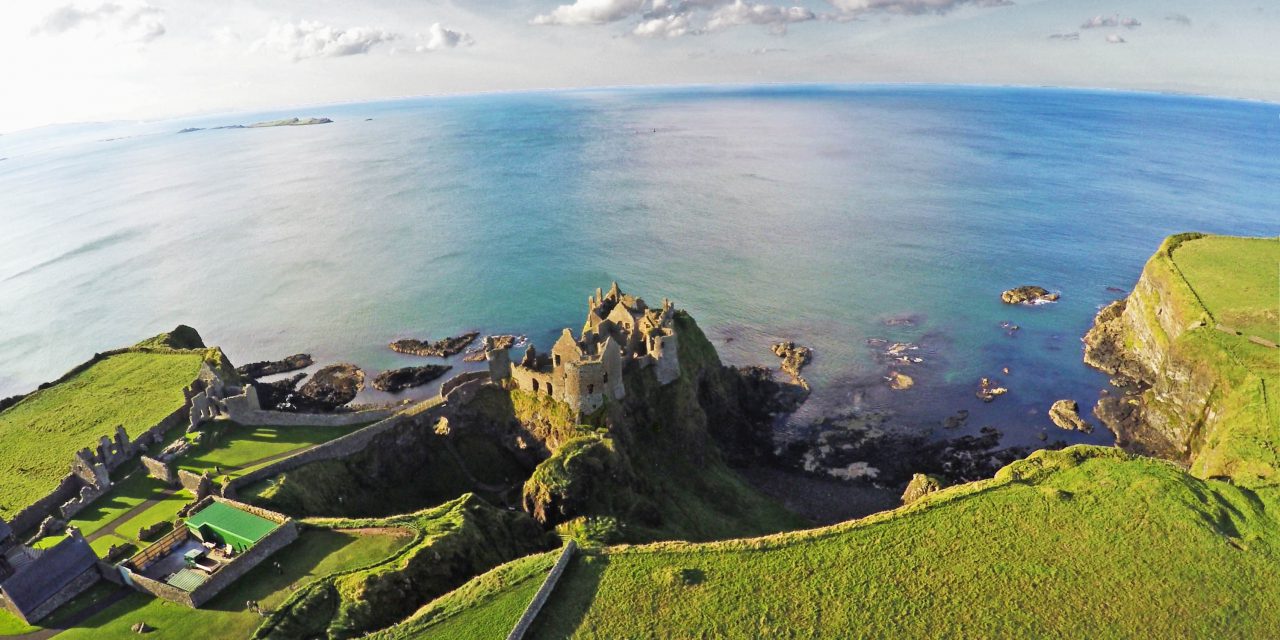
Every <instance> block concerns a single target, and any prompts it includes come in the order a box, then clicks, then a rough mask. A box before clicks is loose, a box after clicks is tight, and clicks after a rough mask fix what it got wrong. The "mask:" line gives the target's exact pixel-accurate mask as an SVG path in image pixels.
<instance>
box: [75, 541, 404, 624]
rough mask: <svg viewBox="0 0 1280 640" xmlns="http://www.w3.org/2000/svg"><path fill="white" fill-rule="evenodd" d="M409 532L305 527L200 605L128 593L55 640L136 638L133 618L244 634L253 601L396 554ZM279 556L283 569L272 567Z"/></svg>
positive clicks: (271, 599) (274, 598)
mask: <svg viewBox="0 0 1280 640" xmlns="http://www.w3.org/2000/svg"><path fill="white" fill-rule="evenodd" d="M411 539H412V538H411V536H409V535H408V534H395V533H392V532H383V533H379V534H368V533H355V532H346V531H336V530H326V529H308V530H305V531H304V532H303V533H302V535H301V536H300V537H299V538H298V540H297V541H296V542H294V543H293V544H291V545H289V546H288V547H285V548H284V549H282V550H281V551H279V552H278V553H276V554H275V555H273V556H272V557H271V559H270V560H269V561H268V562H266V563H264V564H262V565H260V566H258V567H257V568H255V569H254V570H253V571H251V572H249V573H248V574H246V575H245V576H244V577H242V578H241V579H240V580H237V581H236V582H235V584H233V585H232V586H231V587H230V588H229V589H228V590H227V591H225V592H223V593H222V594H220V595H219V596H218V597H217V598H214V599H213V600H212V601H211V602H209V603H208V604H206V605H205V606H204V607H202V608H200V609H195V610H193V609H189V608H187V607H184V606H182V605H178V604H174V603H172V602H167V601H165V600H159V599H156V598H152V597H150V596H148V595H145V594H142V593H137V594H132V595H130V596H129V597H128V598H125V599H124V600H123V601H121V602H119V603H116V604H115V605H113V606H111V607H110V608H108V609H106V610H105V611H102V612H101V613H99V614H97V615H95V616H93V617H92V618H90V619H89V620H87V621H85V622H84V623H83V624H82V625H80V626H78V627H77V628H74V629H69V630H67V631H65V632H63V633H62V634H59V636H58V637H59V638H60V639H66V640H76V639H78V638H85V639H92V640H100V639H101V640H114V639H120V640H124V639H127V638H137V637H139V636H138V634H136V633H134V632H133V631H131V630H130V629H129V627H130V626H132V625H133V624H134V623H136V622H146V623H147V624H148V625H151V626H152V627H155V628H156V631H155V632H152V633H150V634H148V635H147V636H146V637H148V638H158V639H167V638H174V639H186V638H210V639H212V638H245V637H248V636H249V634H251V633H252V632H253V630H254V629H255V628H256V627H257V626H258V625H259V624H260V623H261V622H262V617H261V616H259V615H258V614H255V613H252V612H250V611H248V610H246V609H245V602H246V601H248V600H257V601H258V602H259V603H261V605H262V607H263V608H264V609H268V610H269V609H273V608H275V607H277V606H279V604H280V603H281V602H283V601H284V600H285V598H287V597H289V596H290V595H292V594H293V592H294V591H296V590H297V589H299V588H301V587H303V586H305V585H307V584H309V583H311V582H312V581H314V580H316V579H317V578H319V577H322V576H326V575H329V574H332V573H335V572H340V571H345V570H348V569H352V568H354V567H361V566H365V565H368V564H371V563H374V562H377V561H378V560H381V559H383V558H386V557H388V556H391V555H392V554H394V553H396V551H397V550H398V549H399V548H400V547H401V546H403V545H404V544H406V543H407V542H409V540H411ZM273 561H278V562H279V563H280V565H281V568H282V569H283V573H277V572H276V571H275V569H274V568H273V566H272V562H273Z"/></svg>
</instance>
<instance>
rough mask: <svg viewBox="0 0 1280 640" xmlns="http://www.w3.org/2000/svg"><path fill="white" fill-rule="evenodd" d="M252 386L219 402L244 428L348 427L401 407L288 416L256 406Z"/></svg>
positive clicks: (386, 414) (382, 416)
mask: <svg viewBox="0 0 1280 640" xmlns="http://www.w3.org/2000/svg"><path fill="white" fill-rule="evenodd" d="M252 388H253V387H252V386H248V385H246V386H245V392H244V393H241V394H239V395H234V396H229V397H227V398H223V400H222V403H223V405H224V406H225V408H226V410H227V417H228V418H230V419H231V420H234V421H235V422H238V423H240V424H243V425H253V426H273V427H347V426H350V425H353V424H359V423H361V422H377V421H379V420H386V419H387V418H390V417H391V416H393V415H395V414H396V413H398V412H399V411H400V410H401V409H402V408H403V407H390V408H386V409H366V410H364V411H343V412H338V413H288V412H286V411H271V410H268V409H263V408H261V407H260V406H259V405H258V399H257V394H256V393H253V394H252V395H251V392H250V391H249V389H252Z"/></svg>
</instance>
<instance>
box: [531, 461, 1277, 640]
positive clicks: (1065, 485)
mask: <svg viewBox="0 0 1280 640" xmlns="http://www.w3.org/2000/svg"><path fill="white" fill-rule="evenodd" d="M1278 508H1280V496H1277V495H1276V493H1275V492H1274V491H1270V492H1266V491H1264V492H1262V493H1257V494H1255V493H1253V492H1250V491H1248V490H1246V489H1242V488H1239V487H1236V486H1233V485H1231V484H1228V483H1225V482H1219V481H1206V480H1201V479H1197V478H1195V477H1193V476H1191V475H1188V474H1186V473H1184V472H1182V471H1181V470H1179V469H1178V468H1177V467H1176V466H1174V465H1172V464H1169V463H1165V462H1161V461H1156V460H1152V459H1146V458H1136V457H1132V456H1130V455H1128V454H1125V453H1123V452H1121V451H1119V450H1115V449H1104V448H1097V447H1082V446H1077V447H1072V448H1070V449H1066V450H1064V451H1058V452H1050V451H1041V452H1038V453H1036V454H1034V455H1032V456H1031V457H1030V458H1028V459H1026V460H1023V461H1019V462H1016V463H1013V464H1011V465H1009V466H1008V467H1006V468H1005V469H1004V470H1002V471H1001V472H1000V473H999V474H998V475H997V476H996V477H995V478H994V479H992V480H988V481H982V482H977V483H971V484H968V485H962V486H958V487H953V488H950V489H946V490H944V491H941V492H939V493H936V494H931V495H929V496H926V497H925V498H923V499H921V500H920V501H918V502H916V503H915V504H913V505H911V506H908V507H903V508H901V509H898V510H896V511H892V512H887V513H884V514H879V515H876V516H871V517H868V518H864V519H862V520H857V521H853V522H850V523H845V524H841V525H836V526H833V527H829V528H825V529H818V530H814V531H808V532H796V533H788V534H780V535H776V536H770V537H766V538H758V539H752V540H734V541H727V542H720V543H707V544H688V543H659V544H653V545H646V546H640V547H630V548H627V547H621V548H613V549H607V550H603V551H594V552H587V553H584V554H583V555H581V556H580V557H579V558H578V559H577V560H576V561H575V562H574V563H573V564H571V565H570V568H569V569H568V571H567V572H566V574H565V576H564V578H563V579H562V581H561V583H560V584H559V586H558V587H557V589H556V592H555V594H554V596H553V597H552V599H551V601H550V603H549V605H548V607H547V608H546V609H544V610H543V613H542V615H541V616H540V617H539V624H538V626H537V627H536V628H535V633H534V637H536V638H566V637H575V638H651V637H672V636H679V637H689V638H751V637H769V638H847V637H886V636H894V637H1019V638H1021V637H1133V638H1149V637H1206V638H1208V637H1213V638H1229V637H1238V638H1251V637H1253V638H1256V637H1269V636H1273V635H1275V633H1276V632H1277V630H1280V608H1277V607H1276V606H1275V604H1276V603H1277V602H1280V581H1277V580H1276V579H1275V575H1276V574H1275V571H1276V567H1277V566H1280V564H1278V563H1280V523H1278V522H1277V520H1276V518H1275V513H1276V512H1277V509H1278Z"/></svg>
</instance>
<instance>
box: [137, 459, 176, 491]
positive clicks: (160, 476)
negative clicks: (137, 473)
mask: <svg viewBox="0 0 1280 640" xmlns="http://www.w3.org/2000/svg"><path fill="white" fill-rule="evenodd" d="M141 460H142V468H144V469H146V470H147V475H149V476H151V477H152V478H155V479H156V480H159V481H161V482H163V483H165V484H168V485H174V484H177V483H178V475H177V474H175V473H174V472H173V467H171V466H169V464H168V463H166V462H162V461H160V460H156V459H155V458H152V457H151V456H147V455H144V456H142V458H141Z"/></svg>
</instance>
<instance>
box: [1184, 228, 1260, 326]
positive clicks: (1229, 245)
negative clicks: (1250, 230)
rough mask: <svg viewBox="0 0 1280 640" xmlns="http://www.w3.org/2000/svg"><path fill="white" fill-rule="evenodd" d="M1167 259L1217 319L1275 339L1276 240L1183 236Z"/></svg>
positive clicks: (1228, 324)
mask: <svg viewBox="0 0 1280 640" xmlns="http://www.w3.org/2000/svg"><path fill="white" fill-rule="evenodd" d="M1173 261H1174V263H1175V264H1177V265H1178V268H1179V269H1180V270H1181V271H1182V275H1183V276H1184V277H1185V278H1186V279H1187V282H1188V283H1189V284H1190V285H1191V288H1192V289H1193V290H1195V292H1196V295H1197V296H1199V298H1200V300H1201V302H1203V304H1204V305H1205V307H1207V308H1208V310H1209V313H1211V314H1213V316H1214V318H1215V319H1217V321H1218V322H1220V323H1222V324H1225V325H1227V326H1229V327H1232V328H1234V329H1236V330H1239V331H1241V332H1243V333H1244V334H1245V335H1255V336H1260V337H1263V338H1266V339H1267V340H1270V341H1272V342H1275V343H1280V239H1277V238H1231V237H1224V236H1210V237H1206V238H1199V239H1196V240H1189V241H1187V242H1183V243H1182V244H1180V245H1178V247H1177V248H1176V249H1174V252H1173Z"/></svg>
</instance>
